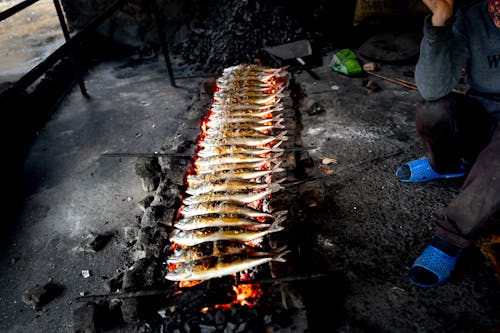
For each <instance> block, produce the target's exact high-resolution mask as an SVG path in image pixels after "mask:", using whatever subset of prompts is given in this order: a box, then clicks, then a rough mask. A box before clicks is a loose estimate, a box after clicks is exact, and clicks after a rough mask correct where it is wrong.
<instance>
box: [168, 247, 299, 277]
mask: <svg viewBox="0 0 500 333" xmlns="http://www.w3.org/2000/svg"><path fill="white" fill-rule="evenodd" d="M289 252H290V251H289V250H283V249H279V250H276V251H272V252H270V253H269V255H267V256H263V257H252V256H246V255H244V254H243V255H233V254H231V255H224V256H210V257H207V258H202V259H199V260H196V261H193V262H190V263H184V264H181V265H180V266H179V267H178V268H176V269H174V270H172V271H169V272H168V273H167V274H166V276H165V277H166V279H167V280H170V281H197V280H209V279H212V278H216V277H221V276H224V275H230V274H235V273H238V272H241V271H244V270H247V269H250V268H253V267H256V266H259V265H262V264H265V263H268V262H271V261H278V262H285V261H286V260H285V259H284V258H283V257H284V256H285V255H286V254H287V253H289Z"/></svg>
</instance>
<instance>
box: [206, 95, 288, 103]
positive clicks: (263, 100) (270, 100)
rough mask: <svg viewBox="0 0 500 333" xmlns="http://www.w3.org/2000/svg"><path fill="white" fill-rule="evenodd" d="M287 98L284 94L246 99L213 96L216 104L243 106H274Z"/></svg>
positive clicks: (244, 97) (230, 96) (243, 97)
mask: <svg viewBox="0 0 500 333" xmlns="http://www.w3.org/2000/svg"><path fill="white" fill-rule="evenodd" d="M283 97H285V95H284V94H282V93H277V94H271V95H265V96H260V97H246V96H237V95H230V94H223V93H220V94H217V95H215V94H214V96H213V100H214V101H215V102H218V101H219V102H221V101H222V102H226V103H231V104H242V105H254V104H256V105H261V104H265V105H272V104H275V103H277V102H279V101H280V99H281V98H283Z"/></svg>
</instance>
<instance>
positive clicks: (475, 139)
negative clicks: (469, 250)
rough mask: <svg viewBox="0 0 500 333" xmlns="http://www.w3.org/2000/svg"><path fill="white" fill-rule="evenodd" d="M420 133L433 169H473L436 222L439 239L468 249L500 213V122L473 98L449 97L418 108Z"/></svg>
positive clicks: (426, 103)
mask: <svg viewBox="0 0 500 333" xmlns="http://www.w3.org/2000/svg"><path fill="white" fill-rule="evenodd" d="M416 125H417V131H418V133H419V135H420V137H421V138H422V141H423V143H424V146H425V147H426V149H427V150H428V151H429V153H430V156H429V161H430V163H431V166H432V167H433V168H434V170H435V171H437V172H440V173H450V172H456V171H457V170H458V168H459V167H460V164H461V163H463V162H464V163H466V164H469V165H471V169H470V171H469V172H468V174H467V177H466V179H465V181H464V184H463V185H462V188H461V189H460V192H459V194H458V195H457V196H456V197H455V199H453V200H452V201H451V202H450V203H449V205H448V207H446V209H445V210H444V212H443V214H442V215H441V216H440V217H439V218H438V220H437V221H436V223H437V226H436V231H435V235H436V236H439V237H441V238H444V239H446V240H448V241H449V242H451V243H453V244H455V245H457V246H459V247H461V248H465V247H468V246H469V245H470V244H471V243H472V241H473V240H474V238H475V235H476V232H477V231H478V229H479V228H480V227H481V226H483V225H484V223H485V222H486V221H487V220H488V218H489V217H491V216H492V215H493V214H494V213H495V212H497V211H499V210H500V121H498V120H495V119H493V118H492V117H491V116H489V115H488V113H487V112H486V111H485V110H484V108H483V107H482V106H481V105H480V104H479V103H478V102H477V101H476V100H474V99H472V98H470V97H467V96H465V95H462V94H450V95H448V96H446V97H445V98H442V99H440V100H438V101H433V102H429V101H421V102H419V103H418V104H417V114H416Z"/></svg>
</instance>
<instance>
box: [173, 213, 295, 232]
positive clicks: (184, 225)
mask: <svg viewBox="0 0 500 333" xmlns="http://www.w3.org/2000/svg"><path fill="white" fill-rule="evenodd" d="M285 219H286V214H283V215H281V216H280V217H279V218H276V221H280V222H281V221H284V220H285ZM270 226H271V224H270V223H268V222H259V221H257V220H254V219H251V218H248V217H242V216H237V215H234V216H215V217H212V216H194V217H190V218H186V219H180V220H178V221H176V222H175V223H174V227H175V228H177V229H180V230H195V229H202V228H223V227H248V228H257V229H260V228H268V227H270Z"/></svg>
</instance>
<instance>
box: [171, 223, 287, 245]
mask: <svg viewBox="0 0 500 333" xmlns="http://www.w3.org/2000/svg"><path fill="white" fill-rule="evenodd" d="M275 223H276V222H275ZM275 223H273V224H272V225H271V226H270V227H269V228H266V229H259V230H245V229H241V228H238V229H231V230H224V229H207V228H205V229H195V230H180V229H175V230H174V231H172V232H171V233H170V241H172V242H174V243H176V244H179V245H181V246H193V245H197V244H201V243H205V242H215V241H220V240H228V241H238V242H249V241H252V240H255V239H257V238H262V237H264V236H266V235H268V234H270V233H273V232H278V231H281V230H283V229H284V228H283V227H282V226H280V225H278V224H275Z"/></svg>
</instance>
